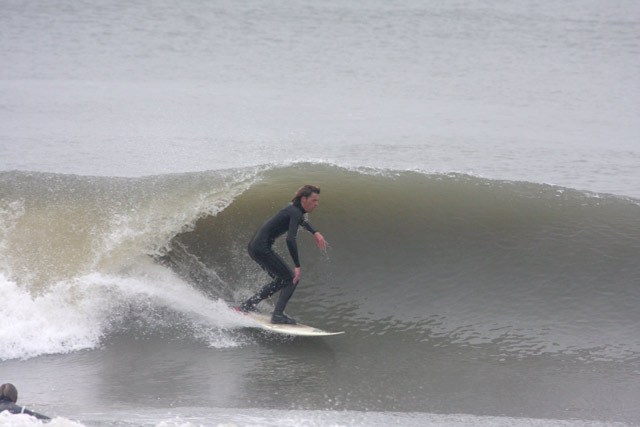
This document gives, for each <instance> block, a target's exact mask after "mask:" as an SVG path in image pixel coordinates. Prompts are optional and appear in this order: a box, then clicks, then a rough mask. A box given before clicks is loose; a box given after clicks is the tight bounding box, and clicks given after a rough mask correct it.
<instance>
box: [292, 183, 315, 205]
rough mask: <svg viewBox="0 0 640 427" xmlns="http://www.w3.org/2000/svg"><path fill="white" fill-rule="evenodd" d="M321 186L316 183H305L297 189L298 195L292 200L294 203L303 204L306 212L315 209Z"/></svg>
mask: <svg viewBox="0 0 640 427" xmlns="http://www.w3.org/2000/svg"><path fill="white" fill-rule="evenodd" d="M319 194H320V188H318V187H316V186H315V185H303V186H302V187H300V188H299V189H298V191H296V195H295V196H293V199H292V200H291V201H292V202H293V203H294V204H296V205H300V206H302V209H304V211H305V212H311V211H313V210H314V209H315V208H316V206H318V195H319Z"/></svg>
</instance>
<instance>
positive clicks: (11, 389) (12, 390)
mask: <svg viewBox="0 0 640 427" xmlns="http://www.w3.org/2000/svg"><path fill="white" fill-rule="evenodd" d="M6 401H9V402H13V403H16V402H17V401H18V389H17V388H16V386H14V385H13V384H10V383H6V384H2V385H0V402H6Z"/></svg>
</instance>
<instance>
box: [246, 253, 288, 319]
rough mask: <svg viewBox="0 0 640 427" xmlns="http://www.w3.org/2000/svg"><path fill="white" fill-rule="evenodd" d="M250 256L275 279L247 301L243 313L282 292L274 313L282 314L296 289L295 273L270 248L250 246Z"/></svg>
mask: <svg viewBox="0 0 640 427" xmlns="http://www.w3.org/2000/svg"><path fill="white" fill-rule="evenodd" d="M249 255H250V256H251V258H252V259H253V260H254V261H255V262H257V263H258V265H260V267H262V269H263V270H265V271H266V272H267V274H269V276H271V277H272V278H273V281H272V282H271V283H269V284H267V285H265V286H264V287H263V288H262V289H260V291H258V292H257V293H256V294H255V295H253V296H252V297H251V298H249V299H248V300H247V301H245V302H244V303H243V304H242V306H241V307H240V309H241V310H242V311H252V310H255V306H256V305H258V303H260V301H262V300H263V299H265V298H269V297H270V296H271V295H273V294H275V293H276V292H278V291H279V290H282V292H281V293H280V298H279V299H278V303H277V304H276V309H275V311H274V313H278V314H281V313H282V311H284V307H285V306H286V305H287V302H288V301H289V298H291V295H293V291H294V290H295V288H296V286H295V285H294V284H293V277H294V274H293V271H291V269H290V268H289V266H288V265H287V264H286V263H285V262H284V260H283V259H282V258H280V256H279V255H278V254H276V253H275V252H273V251H272V250H271V249H270V248H266V249H264V248H260V249H255V248H253V247H251V246H249Z"/></svg>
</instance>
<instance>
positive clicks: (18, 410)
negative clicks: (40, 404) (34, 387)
mask: <svg viewBox="0 0 640 427" xmlns="http://www.w3.org/2000/svg"><path fill="white" fill-rule="evenodd" d="M17 401H18V389H17V388H16V386H14V385H13V384H9V383H7V384H2V385H1V386H0V412H4V411H9V412H10V413H12V414H27V415H31V416H32V417H36V418H38V419H39V420H50V419H51V418H49V417H47V416H46V415H42V414H38V413H37V412H33V411H30V410H28V409H27V408H24V407H22V406H20V405H17V404H16V402H17Z"/></svg>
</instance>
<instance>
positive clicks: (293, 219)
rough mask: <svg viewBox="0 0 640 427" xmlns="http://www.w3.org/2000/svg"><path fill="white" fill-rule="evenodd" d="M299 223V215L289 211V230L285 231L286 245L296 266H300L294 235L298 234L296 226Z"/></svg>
mask: <svg viewBox="0 0 640 427" xmlns="http://www.w3.org/2000/svg"><path fill="white" fill-rule="evenodd" d="M299 225H300V216H297V215H294V214H291V213H289V231H288V232H287V247H288V248H289V253H290V254H291V258H292V259H293V263H294V264H295V266H296V267H300V259H299V258H298V244H297V243H296V236H297V235H298V226H299Z"/></svg>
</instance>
